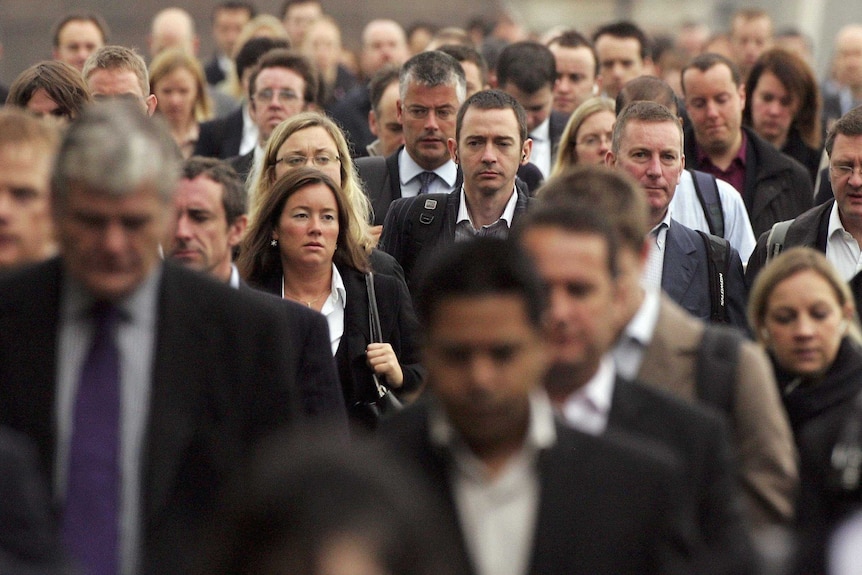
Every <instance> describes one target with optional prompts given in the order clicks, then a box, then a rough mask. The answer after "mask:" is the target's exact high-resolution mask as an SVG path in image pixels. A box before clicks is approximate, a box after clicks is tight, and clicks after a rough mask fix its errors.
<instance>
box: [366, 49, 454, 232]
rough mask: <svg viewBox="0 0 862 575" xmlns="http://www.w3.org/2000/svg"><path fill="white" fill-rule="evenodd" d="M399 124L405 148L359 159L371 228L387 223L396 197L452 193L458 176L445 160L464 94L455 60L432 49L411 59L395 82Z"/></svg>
mask: <svg viewBox="0 0 862 575" xmlns="http://www.w3.org/2000/svg"><path fill="white" fill-rule="evenodd" d="M398 90H399V99H398V102H397V109H398V113H397V119H398V121H399V122H400V123H401V125H402V127H403V133H404V146H403V147H402V148H400V149H399V150H398V151H397V152H396V153H394V154H391V155H389V156H388V157H386V158H385V159H384V158H380V157H372V158H360V159H358V160H357V161H356V167H357V169H358V170H359V175H360V177H361V178H362V179H363V181H364V182H365V184H366V188H365V189H366V193H367V194H368V196H369V198H370V199H371V206H372V208H373V210H374V223H375V224H377V225H380V224H382V223H383V220H384V219H385V218H386V212H387V210H388V209H389V204H391V203H392V202H393V201H394V200H397V199H398V198H410V197H414V196H417V195H419V194H426V193H433V192H451V191H452V190H455V189H458V188H459V187H460V186H461V182H462V176H461V172H460V171H459V170H458V166H457V164H455V162H454V161H453V160H452V158H451V157H450V156H449V148H448V141H449V139H451V138H454V137H455V117H456V115H457V113H458V108H459V107H460V106H461V103H462V102H464V100H465V98H466V95H467V80H466V77H465V76H464V69H463V68H462V67H461V64H459V63H458V61H457V60H455V58H453V57H452V56H449V55H448V54H444V53H443V52H438V51H435V50H432V51H430V52H422V53H420V54H417V55H415V56H413V57H412V58H410V59H409V60H408V61H407V62H405V63H404V65H403V66H402V67H401V73H400V76H399V79H398Z"/></svg>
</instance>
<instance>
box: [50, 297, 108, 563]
mask: <svg viewBox="0 0 862 575" xmlns="http://www.w3.org/2000/svg"><path fill="white" fill-rule="evenodd" d="M92 318H93V325H94V327H95V329H94V331H93V341H92V342H91V344H90V351H89V353H88V354H87V358H86V360H85V361H84V367H83V369H81V378H80V380H79V382H78V394H77V397H76V399H75V412H74V416H73V420H72V421H73V427H72V440H71V442H70V444H69V469H68V483H67V486H66V509H65V512H64V515H63V540H64V542H65V544H66V547H67V549H68V551H69V553H70V554H71V556H72V558H73V559H74V560H75V561H77V562H78V564H79V565H80V566H81V568H82V570H83V573H86V574H87V575H116V573H117V571H118V562H117V557H118V554H117V548H118V543H119V537H118V532H119V528H118V517H119V515H118V512H117V509H118V501H119V493H120V492H119V477H120V470H119V452H120V448H119V436H120V433H119V426H120V354H119V351H118V349H117V344H116V341H115V333H114V331H115V328H116V325H117V323H118V321H119V312H118V310H117V308H116V307H114V306H112V305H110V304H107V303H103V302H100V303H97V304H96V305H95V306H94V307H93V311H92Z"/></svg>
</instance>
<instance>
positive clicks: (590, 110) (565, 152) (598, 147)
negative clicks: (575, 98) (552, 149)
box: [551, 96, 617, 175]
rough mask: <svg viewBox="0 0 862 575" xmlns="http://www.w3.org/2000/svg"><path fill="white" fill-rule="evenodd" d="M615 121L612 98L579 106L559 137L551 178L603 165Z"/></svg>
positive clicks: (589, 100)
mask: <svg viewBox="0 0 862 575" xmlns="http://www.w3.org/2000/svg"><path fill="white" fill-rule="evenodd" d="M616 119H617V117H616V115H615V114H614V101H613V100H611V99H610V98H605V97H603V96H594V97H592V98H589V99H587V100H585V101H584V102H583V103H582V104H581V105H580V106H578V107H577V108H576V109H575V111H574V113H572V115H571V116H570V117H569V121H568V123H567V124H566V128H565V129H564V130H563V134H562V136H560V144H559V148H558V151H557V160H556V162H555V163H554V169H553V170H551V173H552V175H558V174H559V173H561V172H562V171H563V170H565V169H566V168H570V167H572V166H575V165H585V164H596V165H601V164H604V163H605V156H606V155H607V153H608V151H609V150H610V149H611V141H612V140H613V130H614V122H615V121H616Z"/></svg>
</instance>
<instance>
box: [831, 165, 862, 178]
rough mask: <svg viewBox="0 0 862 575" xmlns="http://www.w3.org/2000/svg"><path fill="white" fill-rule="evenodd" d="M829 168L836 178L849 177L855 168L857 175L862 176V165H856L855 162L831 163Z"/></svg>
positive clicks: (854, 171)
mask: <svg viewBox="0 0 862 575" xmlns="http://www.w3.org/2000/svg"><path fill="white" fill-rule="evenodd" d="M829 169H830V170H831V171H832V175H833V176H834V177H836V178H849V177H851V176H852V175H853V174H855V173H856V171H857V170H858V171H859V175H860V176H862V166H857V165H856V164H831V165H830V166H829Z"/></svg>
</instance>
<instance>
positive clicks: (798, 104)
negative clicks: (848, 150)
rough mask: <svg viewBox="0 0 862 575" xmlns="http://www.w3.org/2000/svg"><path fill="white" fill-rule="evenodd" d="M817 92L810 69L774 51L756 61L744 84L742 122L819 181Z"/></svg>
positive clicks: (765, 53) (820, 143)
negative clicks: (806, 169)
mask: <svg viewBox="0 0 862 575" xmlns="http://www.w3.org/2000/svg"><path fill="white" fill-rule="evenodd" d="M821 105H822V104H821V98H820V89H819V88H818V87H817V79H816V78H815V77H814V72H812V71H811V68H810V67H809V66H808V64H806V63H805V61H803V60H802V59H801V58H800V57H799V56H796V55H795V54H793V53H791V52H788V51H787V50H783V49H781V48H774V49H772V50H768V51H766V52H764V53H763V54H761V55H760V58H758V59H757V62H755V64H754V67H753V68H752V69H751V72H750V73H749V75H748V79H747V80H746V82H745V108H744V109H743V111H742V122H743V123H744V124H745V125H746V126H749V127H751V128H752V129H753V130H754V131H755V132H756V133H757V135H758V136H760V137H761V138H763V139H764V140H767V141H768V142H769V143H771V144H772V145H773V146H775V147H776V148H778V149H779V150H781V151H782V152H783V153H785V154H787V155H788V156H790V157H791V158H793V159H794V160H796V161H798V162H799V163H800V164H802V165H803V166H805V167H806V168H808V172H809V173H810V174H811V182H812V184H813V183H814V180H815V179H816V177H817V169H818V166H819V165H820V156H821V150H822V139H823V138H822V133H821V124H820V111H821Z"/></svg>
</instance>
